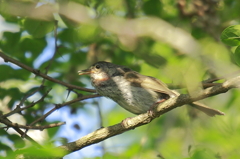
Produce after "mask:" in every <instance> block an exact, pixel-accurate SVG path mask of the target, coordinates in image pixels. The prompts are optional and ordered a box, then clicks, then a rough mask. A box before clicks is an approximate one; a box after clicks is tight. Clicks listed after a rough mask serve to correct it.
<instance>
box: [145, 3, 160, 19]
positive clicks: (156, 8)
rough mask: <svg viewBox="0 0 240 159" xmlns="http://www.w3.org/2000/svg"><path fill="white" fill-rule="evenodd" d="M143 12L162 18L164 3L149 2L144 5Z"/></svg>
mask: <svg viewBox="0 0 240 159" xmlns="http://www.w3.org/2000/svg"><path fill="white" fill-rule="evenodd" d="M142 8H143V11H144V12H145V13H146V14H147V15H151V16H160V15H161V11H162V10H163V9H162V3H161V1H159V0H149V1H146V2H145V3H144V4H143V7H142Z"/></svg>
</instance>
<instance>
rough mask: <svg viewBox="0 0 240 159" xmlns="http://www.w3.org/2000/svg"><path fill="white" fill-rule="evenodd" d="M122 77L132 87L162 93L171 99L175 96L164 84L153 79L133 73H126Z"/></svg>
mask: <svg viewBox="0 0 240 159" xmlns="http://www.w3.org/2000/svg"><path fill="white" fill-rule="evenodd" d="M124 76H125V79H126V80H128V81H129V82H131V83H132V86H135V87H143V88H145V89H151V90H154V91H155V92H159V93H164V94H167V95H169V96H171V97H173V96H176V94H175V93H174V92H172V91H171V90H170V89H168V87H167V85H166V84H165V83H163V82H161V81H160V80H158V79H156V78H154V77H150V76H144V75H141V74H139V73H137V72H135V71H131V72H126V73H125V75H124Z"/></svg>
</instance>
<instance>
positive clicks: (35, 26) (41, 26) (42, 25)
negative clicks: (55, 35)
mask: <svg viewBox="0 0 240 159" xmlns="http://www.w3.org/2000/svg"><path fill="white" fill-rule="evenodd" d="M23 27H24V29H26V30H27V32H28V33H29V34H30V35H32V36H33V37H34V38H42V37H44V36H45V35H46V34H47V33H49V32H51V31H52V30H53V28H54V22H52V21H41V20H35V19H29V18H26V19H25V21H24V24H23Z"/></svg>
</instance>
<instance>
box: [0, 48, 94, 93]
mask: <svg viewBox="0 0 240 159" xmlns="http://www.w3.org/2000/svg"><path fill="white" fill-rule="evenodd" d="M0 57H2V58H3V59H4V61H5V62H11V63H13V64H15V65H17V66H19V67H21V68H23V69H25V70H28V71H30V72H32V73H34V74H35V75H36V76H40V77H42V78H44V79H47V80H49V81H52V82H55V83H58V84H60V85H63V86H66V87H68V88H71V89H78V90H81V91H86V92H93V93H94V92H95V90H93V89H88V88H83V87H79V86H76V85H72V84H68V83H66V82H63V81H60V80H58V79H54V78H52V77H50V76H48V75H46V74H44V73H42V72H40V70H36V69H33V68H31V67H29V66H27V65H25V64H23V63H21V62H19V61H17V60H15V59H13V58H11V57H9V56H7V55H6V54H4V53H3V52H1V51H0Z"/></svg>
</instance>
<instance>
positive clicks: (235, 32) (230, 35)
mask: <svg viewBox="0 0 240 159" xmlns="http://www.w3.org/2000/svg"><path fill="white" fill-rule="evenodd" d="M221 40H222V41H223V42H224V43H225V44H227V45H230V46H237V45H240V25H233V26H230V27H227V28H226V29H225V30H224V31H223V32H222V34H221Z"/></svg>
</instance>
